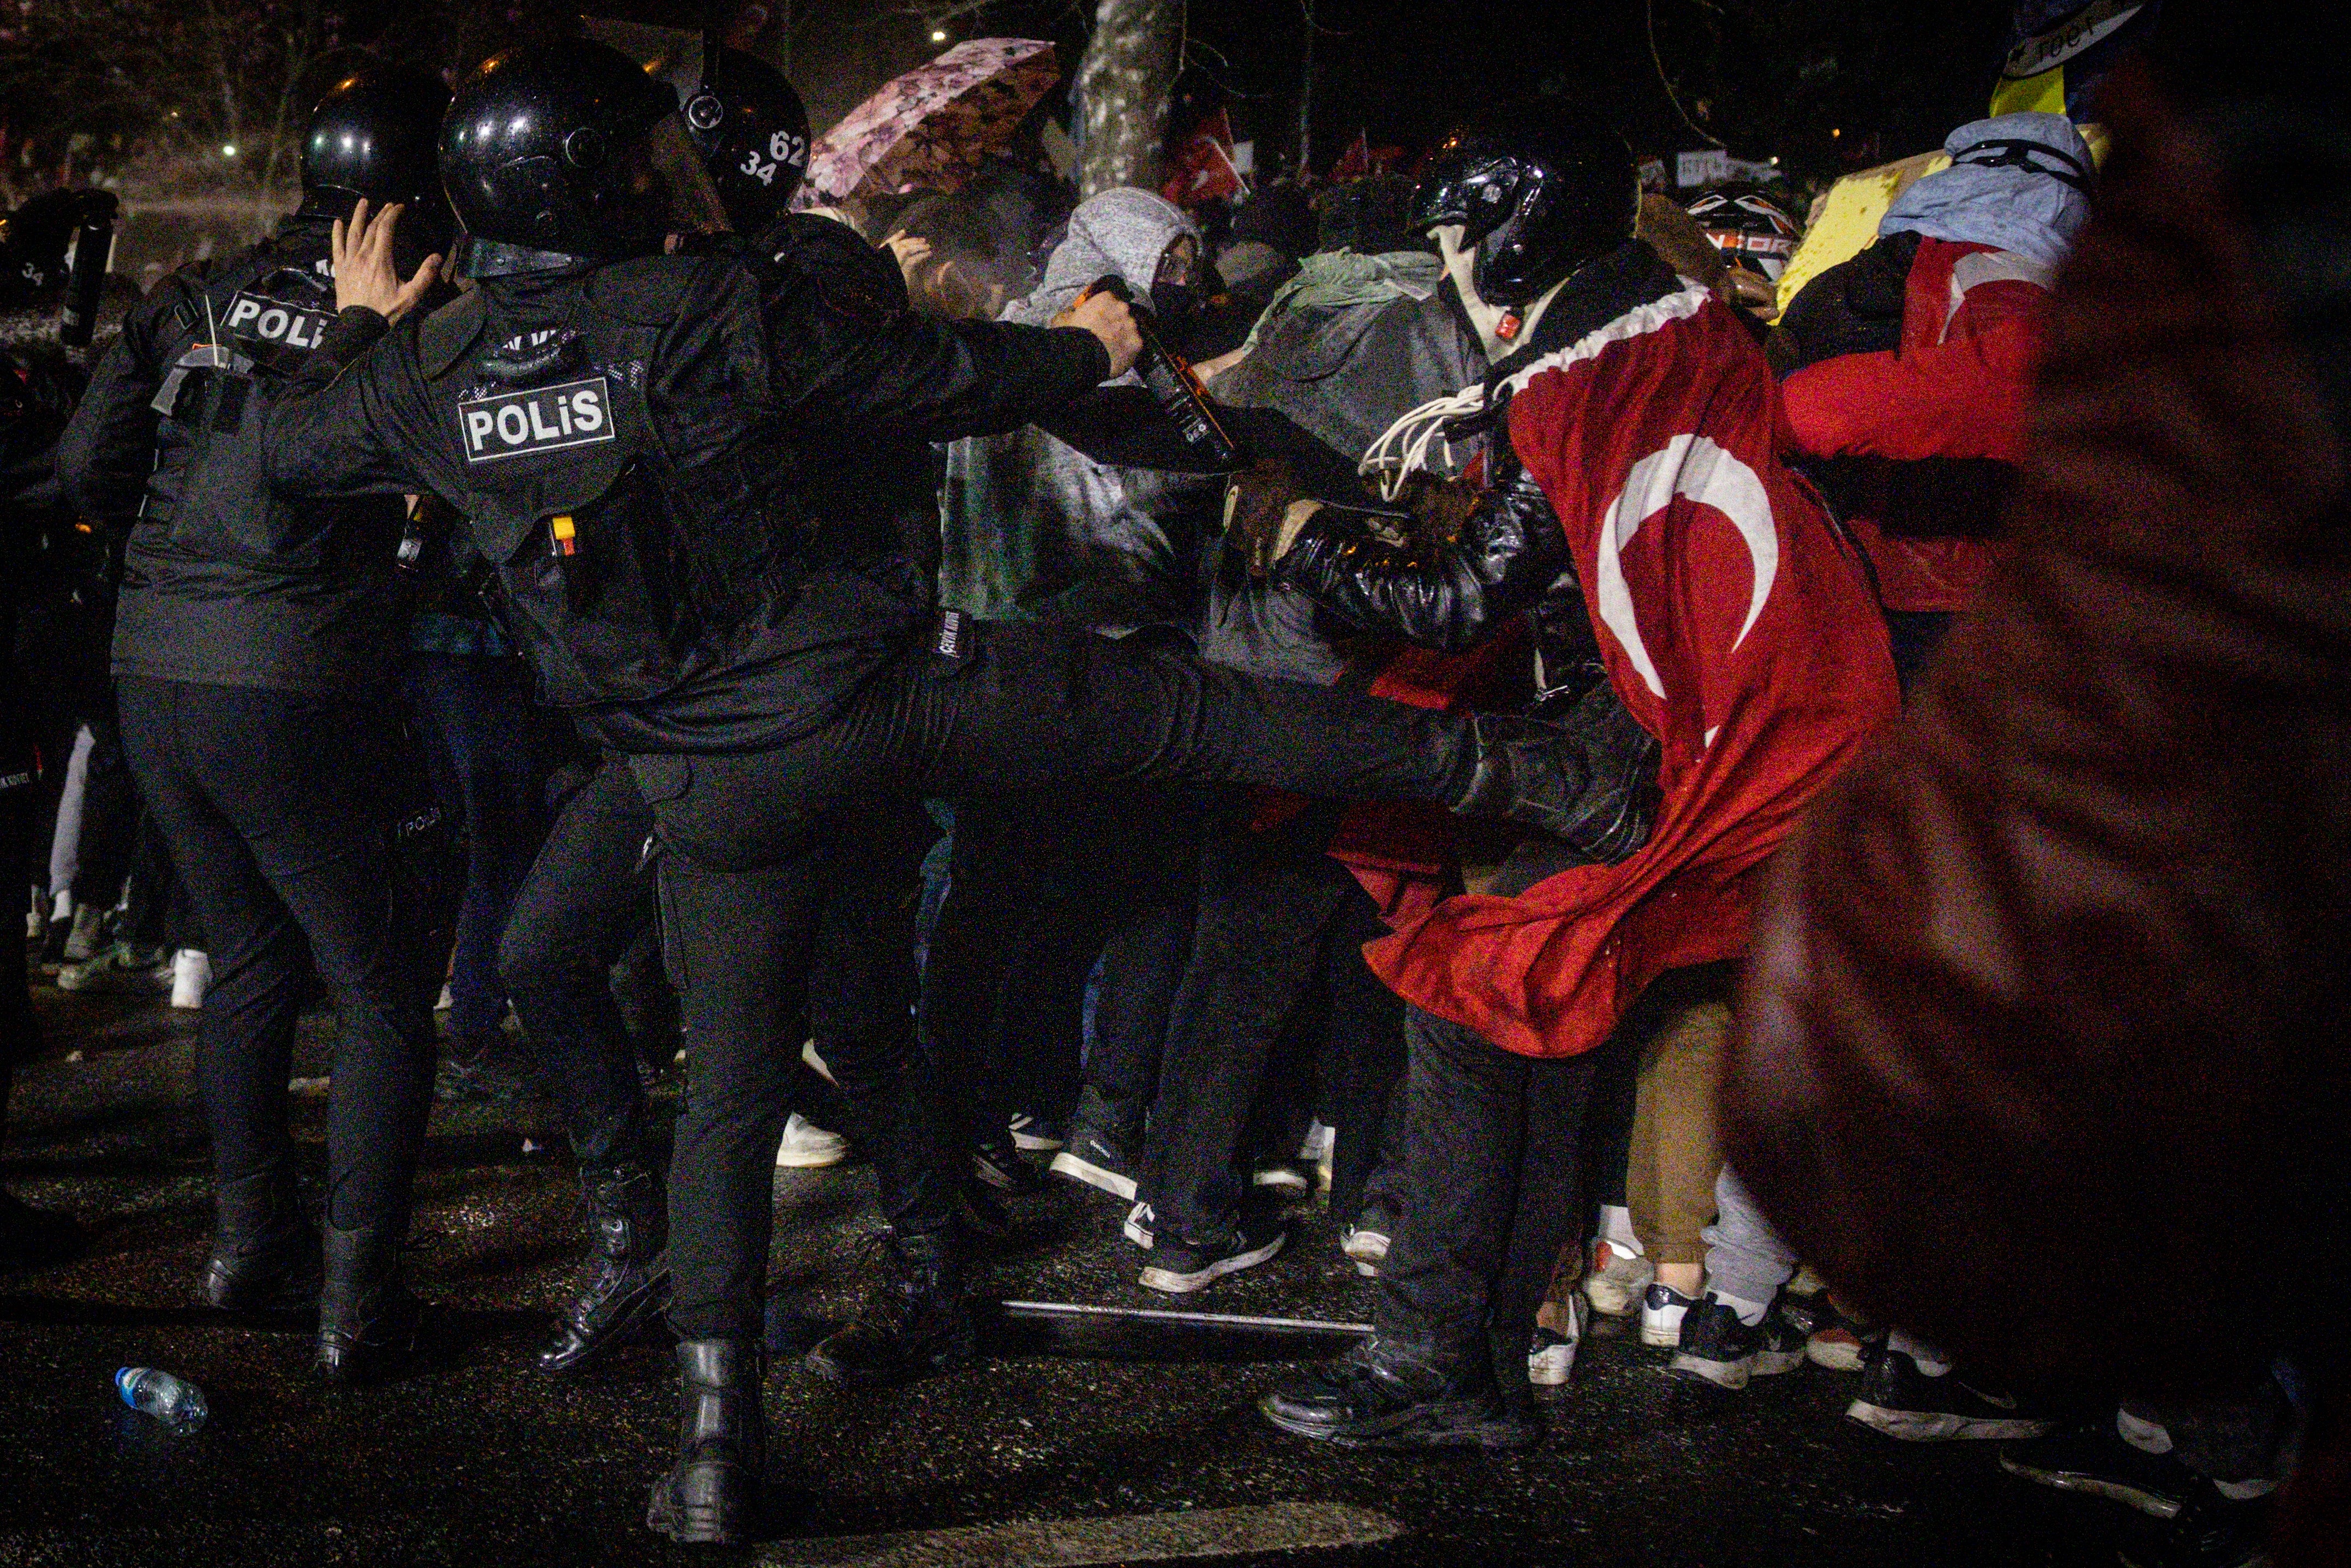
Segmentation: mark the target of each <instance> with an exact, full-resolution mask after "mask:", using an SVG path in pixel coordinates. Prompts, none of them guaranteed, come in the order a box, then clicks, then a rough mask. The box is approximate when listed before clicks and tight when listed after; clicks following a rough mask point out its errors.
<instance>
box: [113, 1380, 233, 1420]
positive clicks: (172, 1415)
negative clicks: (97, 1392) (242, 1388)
mask: <svg viewBox="0 0 2351 1568" xmlns="http://www.w3.org/2000/svg"><path fill="white" fill-rule="evenodd" d="M114 1389H115V1392H116V1393H118V1394H120V1395H121V1396H122V1402H123V1403H124V1404H125V1405H128V1406H131V1408H132V1409H133V1410H137V1411H140V1412H142V1413H143V1414H145V1415H149V1416H154V1417H155V1419H157V1420H158V1421H161V1422H162V1423H163V1426H164V1427H165V1429H166V1430H168V1431H171V1432H172V1433H175V1434H177V1435H179V1436H181V1437H185V1436H186V1435H187V1434H189V1433H190V1432H193V1431H194V1430H195V1429H196V1428H197V1427H201V1426H203V1425H204V1420H205V1418H206V1417H207V1416H211V1415H212V1409H211V1407H210V1406H207V1405H206V1404H205V1403H204V1390H203V1389H201V1388H199V1387H197V1386H196V1385H194V1384H193V1383H190V1382H188V1381H187V1380H186V1379H185V1378H181V1377H174V1376H172V1375H171V1374H170V1373H168V1372H159V1371H157V1370H156V1369H155V1368H153V1367H152V1366H126V1367H123V1368H121V1369H120V1370H119V1371H117V1372H116V1373H115V1375H114Z"/></svg>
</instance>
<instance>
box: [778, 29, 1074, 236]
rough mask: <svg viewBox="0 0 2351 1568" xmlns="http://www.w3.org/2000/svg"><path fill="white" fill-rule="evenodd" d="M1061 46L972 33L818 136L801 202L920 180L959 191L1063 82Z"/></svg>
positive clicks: (904, 186)
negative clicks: (1056, 54)
mask: <svg viewBox="0 0 2351 1568" xmlns="http://www.w3.org/2000/svg"><path fill="white" fill-rule="evenodd" d="M1059 80H1061V68H1060V66H1059V65H1058V64H1056V63H1055V61H1054V58H1053V46H1052V45H1051V44H1050V43H1045V42H1040V40H1038V39H1035V38H973V39H971V40H970V41H969V42H967V43H961V44H957V45H956V47H954V48H952V49H949V50H948V51H947V52H946V54H943V55H941V56H940V57H938V58H937V59H935V60H933V61H932V62H931V63H930V64H929V65H926V66H923V67H920V68H916V69H914V70H911V71H908V72H907V73H906V74H905V75H904V76H902V77H900V78H897V79H896V80H894V81H892V82H891V83H889V84H888V85H887V86H885V87H883V89H882V90H881V91H879V92H877V93H875V94H874V95H873V96H872V98H869V99H866V100H865V101H864V102H863V103H861V104H859V105H858V106H857V107H856V108H855V109H853V110H850V112H849V114H848V116H847V118H845V119H843V120H841V123H840V124H838V125H836V126H834V127H833V128H832V129H831V130H830V131H826V132H825V133H824V134H823V135H822V136H820V137H819V138H817V141H816V145H815V147H813V148H812V149H810V154H809V169H808V175H807V178H806V179H804V180H803V181H801V183H800V188H799V194H798V195H797V196H796V197H795V198H794V199H793V202H792V204H793V205H794V206H796V207H812V206H821V205H823V204H827V203H831V202H838V201H841V200H843V199H844V198H846V197H849V196H852V195H856V194H860V193H869V192H887V193H897V192H901V191H906V190H912V189H914V188H915V187H917V186H922V187H926V188H929V189H934V190H941V191H952V190H954V189H955V188H956V186H958V185H960V184H962V183H964V182H965V181H966V180H968V179H970V178H971V177H972V175H974V174H975V173H977V172H978V171H979V167H980V164H981V162H983V161H984V160H985V159H986V158H987V154H989V153H990V152H995V151H996V150H997V149H998V148H1000V147H1002V146H1003V145H1004V144H1005V142H1006V141H1008V140H1010V138H1011V136H1012V133H1013V131H1015V130H1017V129H1019V124H1020V122H1021V121H1022V120H1026V119H1027V118H1028V117H1029V110H1031V109H1034V108H1035V107H1036V106H1037V100H1038V99H1040V98H1043V97H1044V96H1045V94H1046V93H1047V92H1048V91H1049V90H1050V89H1051V88H1052V86H1053V84H1054V83H1055V82H1057V81H1059Z"/></svg>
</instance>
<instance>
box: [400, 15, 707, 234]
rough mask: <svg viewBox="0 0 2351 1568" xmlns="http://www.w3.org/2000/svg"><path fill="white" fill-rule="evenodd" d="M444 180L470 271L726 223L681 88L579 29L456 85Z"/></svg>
mask: <svg viewBox="0 0 2351 1568" xmlns="http://www.w3.org/2000/svg"><path fill="white" fill-rule="evenodd" d="M441 178H442V180H443V182H444V184H445V185H446V186H447V187H448V192H449V204H450V205H451V206H452V207H453V208H455V210H456V214H457V222H458V225H459V226H460V227H462V228H463V229H464V230H465V239H464V241H463V243H462V245H461V247H460V254H459V256H458V264H457V270H458V271H459V272H460V273H463V274H467V275H470V276H473V277H494V276H496V275H498V274H502V273H513V272H531V271H541V270H545V269H547V268H549V267H562V266H567V265H570V264H572V263H575V262H579V261H583V260H606V261H615V260H620V259H622V258H623V257H626V256H653V255H658V254H659V253H660V252H661V250H662V247H663V243H664V240H665V239H666V238H667V237H668V236H669V235H672V234H676V233H681V232H684V233H693V232H698V231H702V230H705V229H723V228H725V227H726V214H725V211H724V210H723V209H722V208H721V207H720V205H719V204H718V196H717V193H716V191H715V190H713V189H712V187H711V184H710V177H709V175H708V174H707V173H706V172H705V171H704V169H703V167H702V163H701V160H700V159H699V157H698V156H697V155H696V154H695V150H694V144H693V142H692V141H689V140H687V138H686V134H685V128H684V123H683V122H682V121H681V120H679V119H678V117H677V95H676V93H675V92H674V90H673V89H671V88H669V87H668V86H667V85H665V84H664V83H661V82H657V81H655V80H653V78H651V77H649V76H647V75H646V74H645V73H644V71H643V69H642V68H640V67H639V66H638V65H637V63H636V62H635V61H634V60H632V59H631V58H629V57H628V56H626V55H624V54H622V53H621V52H620V51H619V50H618V49H614V48H611V47H607V46H605V45H602V44H599V43H594V42H591V41H590V40H588V39H585V38H568V39H563V40H560V41H559V42H555V43H547V44H526V45H524V46H522V47H518V48H512V49H508V50H507V51H506V52H505V53H503V54H498V55H493V56H491V57H490V58H488V59H487V60H485V61H483V62H482V64H481V65H479V66H478V67H476V68H475V69H474V72H473V74H472V75H470V76H468V77H467V78H465V80H464V81H462V82H460V83H459V84H458V85H457V94H456V97H455V99H453V100H452V101H451V103H450V105H449V113H448V116H447V118H445V119H444V120H443V121H442V124H441Z"/></svg>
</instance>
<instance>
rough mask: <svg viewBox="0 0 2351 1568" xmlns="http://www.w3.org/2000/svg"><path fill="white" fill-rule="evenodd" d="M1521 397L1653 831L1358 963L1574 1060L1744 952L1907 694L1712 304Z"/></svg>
mask: <svg viewBox="0 0 2351 1568" xmlns="http://www.w3.org/2000/svg"><path fill="white" fill-rule="evenodd" d="M1504 384H1505V385H1506V386H1507V387H1509V388H1510V389H1512V390H1513V391H1514V392H1515V395H1514V396H1513V397H1512V398H1511V401H1510V411H1509V424H1510V442H1511V445H1512V446H1513V448H1514V449H1515V450H1516V452H1517V454H1518V455H1519V458H1520V461H1521V462H1522V463H1524V464H1525V465H1526V467H1527V470H1528V472H1529V473H1530V474H1531V475H1532V476H1534V478H1535V479H1536V481H1537V482H1538V483H1539V484H1541V486H1542V488H1543V490H1544V493H1545V494H1546V495H1547V496H1548V497H1550V499H1551V502H1552V507H1553V508H1554V509H1555V510H1556V511H1557V512H1558V514H1559V517H1560V521H1561V523H1562V526H1563V527H1564V528H1566V530H1567V536H1568V543H1569V547H1570V549H1571V550H1572V552H1573V556H1574V560H1575V570H1576V573H1577V576H1578V579H1579V580H1580V581H1582V582H1583V584H1584V585H1585V600H1586V604H1587V608H1588V609H1589V611H1590V612H1591V615H1592V622H1593V632H1594V633H1595V634H1596V635H1597V637H1598V639H1599V643H1600V648H1601V651H1602V654H1603V657H1604V661H1605V663H1606V664H1607V669H1608V678H1609V680H1610V682H1611V683H1612V684H1613V685H1614V686H1615V688H1616V691H1617V693H1618V695H1620V696H1621V697H1622V698H1623V699H1624V701H1625V707H1626V708H1627V709H1628V710H1629V711H1630V712H1631V714H1632V715H1633V716H1634V717H1635V719H1636V720H1638V721H1639V722H1640V724H1641V726H1642V727H1644V728H1646V729H1647V730H1648V731H1649V732H1650V733H1651V734H1652V735H1654V736H1656V737H1657V740H1658V743H1659V746H1660V748H1661V751H1662V758H1661V761H1660V766H1659V780H1658V781H1659V785H1660V788H1661V792H1662V798H1661V800H1660V803H1659V806H1658V810H1657V821H1656V830H1655V831H1654V832H1653V833H1652V834H1651V836H1650V838H1649V841H1648V842H1647V843H1646V845H1644V846H1643V848H1642V849H1641V850H1640V852H1638V853H1636V854H1635V855H1634V856H1633V857H1632V858H1631V859H1629V860H1626V861H1625V862H1622V863H1621V864H1618V865H1614V866H1581V867H1577V868H1576V869H1574V870H1572V871H1568V872H1564V873H1561V874H1560V875H1558V876H1554V877H1552V878H1550V879H1549V880H1547V881H1545V882H1541V883H1537V884H1536V885H1535V886H1534V887H1532V888H1531V889H1529V890H1528V891H1527V892H1526V893H1525V894H1521V895H1520V896H1518V897H1516V898H1495V897H1484V896H1465V897H1460V898H1453V899H1448V900H1447V901H1446V902H1445V903H1444V904H1440V905H1439V906H1438V907H1437V909H1436V910H1435V911H1434V912H1433V913H1432V914H1431V915H1429V916H1428V917H1427V918H1426V920H1423V921H1421V922H1419V923H1418V924H1417V925H1411V926H1408V927H1407V928H1405V929H1404V930H1401V931H1399V932H1398V933H1397V934H1396V935H1395V936H1393V937H1390V938H1388V939H1386V940H1384V941H1382V942H1378V943H1374V944H1373V945H1372V946H1371V947H1370V948H1368V949H1367V950H1366V951H1367V954H1368V956H1369V957H1370V958H1371V960H1372V965H1373V967H1374V969H1375V970H1376V971H1377V972H1378V973H1379V975H1380V977H1381V978H1383V979H1384V980H1385V981H1386V982H1387V983H1388V984H1389V985H1390V986H1391V987H1392V988H1395V990H1396V992H1397V993H1398V994H1399V995H1401V996H1403V997H1405V998H1406V999H1407V1000H1409V1001H1412V1002H1415V1003H1416V1004H1418V1005H1419V1006H1420V1007H1422V1008H1424V1009H1426V1010H1427V1011H1429V1012H1432V1013H1436V1014H1437V1015H1438V1016H1439V1017H1442V1018H1447V1019H1453V1020H1454V1021H1456V1022H1458V1023H1462V1024H1466V1025H1468V1027H1470V1028H1472V1029H1475V1030H1478V1031H1479V1033H1481V1034H1483V1035H1484V1036H1486V1038H1488V1039H1489V1040H1492V1041H1494V1043H1495V1044H1497V1045H1499V1046H1501V1047H1503V1048H1504V1049H1506V1050H1510V1051H1517V1052H1520V1053H1521V1054H1523V1055H1528V1056H1540V1057H1557V1056H1572V1055H1574V1054H1576V1053H1578V1052H1581V1051H1589V1050H1591V1049H1592V1048H1593V1047H1594V1046H1597V1045H1598V1044H1600V1043H1601V1042H1602V1041H1603V1040H1606V1039H1607V1038H1608V1035H1609V1032H1610V1031H1611V1030H1613V1029H1614V1027H1615V1024H1616V1021H1617V1019H1618V1017H1619V1016H1620V1015H1621V1014H1622V1012H1623V1011H1624V1009H1625V1007H1626V1006H1628V1005H1629V1004H1630V1003H1631V1001H1632V999H1633V998H1634V997H1635V996H1636V995H1638V993H1639V992H1640V990H1641V988H1643V987H1644V986H1646V985H1647V984H1648V983H1649V981H1651V980H1652V979H1655V978H1656V977H1657V976H1658V975H1660V974H1662V973H1664V972H1665V971H1666V970H1667V969H1671V968H1676V967H1680V966H1683V965H1687V964H1694V963H1700V962H1704V961H1707V960H1710V959H1718V958H1729V957H1735V956H1739V955H1740V954H1741V953H1742V952H1744V950H1745V948H1746V943H1747V930H1748V921H1749V913H1750V906H1751V904H1752V901H1753V897H1754V893H1755V884H1756V882H1757V880H1758V878H1757V873H1758V871H1759V870H1760V868H1761V866H1762V864H1763V862H1765V861H1766V860H1768V859H1769V858H1770V856H1771V852H1773V851H1774V850H1775V849H1777V848H1778V847H1779V845H1780V843H1781V841H1782V840H1783V839H1785V838H1786V836H1787V835H1788V832H1789V831H1790V830H1791V828H1792V827H1793V826H1794V824H1795V821H1796V819H1797V818H1798V816H1799V815H1800V814H1801V813H1802V810H1803V809H1804V807H1805V806H1806V804H1808V803H1809V802H1810V801H1811V800H1812V799H1813V796H1814V794H1816V793H1817V792H1818V791H1819V789H1821V788H1822V786H1823V785H1824V784H1826V783H1827V782H1828V781H1829V780H1830V779H1832V778H1834V776H1835V775H1836V774H1837V773H1838V772H1839V771H1840V770H1841V769H1842V768H1844V766H1845V764H1846V763H1847V762H1848V761H1849V760H1850V759H1851V758H1853V757H1854V755H1855V752H1856V751H1857V750H1858V749H1859V747H1861V746H1862V745H1863V744H1864V742H1865V739H1866V737H1868V736H1869V735H1870V734H1871V732H1872V731H1874V730H1876V728H1877V727H1879V726H1881V725H1882V724H1883V723H1884V722H1885V721H1886V720H1887V719H1888V718H1890V717H1892V716H1893V715H1894V713H1895V711H1896V706H1897V701H1898V699H1897V697H1896V691H1895V683H1894V667H1893V662H1892V658H1891V656H1890V654H1889V653H1888V651H1887V647H1886V628H1885V623H1884V622H1883V621H1881V620H1880V618H1879V616H1878V613H1877V607H1876V603H1875V602H1874V601H1873V600H1872V598H1871V596H1870V592H1869V589H1868V586H1867V583H1866V581H1865V578H1864V575H1863V572H1862V570H1861V567H1860V564H1859V562H1858V560H1857V559H1855V556H1854V555H1853V554H1852V553H1851V551H1850V550H1849V549H1847V548H1846V546H1845V544H1844V541H1843V539H1842V538H1841V537H1840V536H1839V535H1838V534H1836V533H1835V532H1834V530H1833V529H1832V528H1831V526H1830V524H1829V522H1828V519H1827V517H1826V516H1825V515H1824V514H1823V511H1822V509H1821V507H1820V506H1819V504H1818V503H1817V501H1816V500H1815V499H1814V498H1813V494H1812V492H1811V491H1810V490H1809V489H1808V488H1806V487H1805V486H1803V485H1802V483H1801V482H1800V481H1798V480H1797V479H1796V478H1795V476H1793V475H1792V473H1790V471H1789V470H1788V469H1787V468H1786V467H1785V466H1784V465H1782V463H1781V462H1780V460H1779V458H1778V456H1777V454H1776V450H1775V446H1774V440H1773V436H1774V432H1775V429H1776V427H1777V424H1778V421H1779V410H1778V409H1777V407H1776V406H1775V400H1776V398H1777V396H1778V393H1777V392H1776V389H1775V388H1774V386H1773V383H1772V380H1771V374H1770V372H1769V371H1768V370H1767V369H1766V368H1765V366H1764V363H1763V358H1762V355H1761V352H1760V351H1759V350H1757V349H1756V347H1755V345H1754V342H1753V340H1751V339H1750V338H1749V337H1748V335H1747V333H1746V330H1745V329H1743V328H1742V327H1740V324H1739V323H1738V321H1737V320H1736V319H1733V317H1732V315H1731V313H1730V310H1729V308H1728V307H1726V306H1724V305H1722V304H1721V303H1720V302H1719V301H1718V300H1716V299H1715V298H1714V297H1713V295H1712V294H1710V293H1708V291H1706V290H1705V289H1702V288H1698V287H1684V288H1680V289H1678V290H1677V291H1676V292H1672V293H1668V294H1666V295H1664V296H1663V297H1662V298H1654V299H1651V300H1650V301H1648V302H1647V303H1645V304H1641V305H1638V306H1635V308H1632V309H1630V310H1628V311H1626V312H1625V313H1624V314H1622V315H1620V316H1618V317H1617V318H1616V319H1614V320H1612V321H1610V322H1608V323H1607V324H1606V325H1604V326H1603V327H1601V328H1599V329H1596V330H1593V331H1591V332H1588V333H1587V334H1585V335H1584V336H1583V337H1582V338H1581V339H1579V340H1576V341H1574V342H1573V343H1570V344H1568V345H1566V346H1565V347H1562V348H1559V349H1557V350H1552V351H1547V352H1541V353H1539V354H1537V355H1536V356H1535V357H1534V358H1533V359H1532V360H1531V361H1530V362H1529V363H1528V364H1527V365H1526V366H1525V367H1524V368H1523V369H1520V370H1519V371H1516V373H1514V374H1510V375H1509V376H1508V377H1507V379H1506V381H1505V383H1504Z"/></svg>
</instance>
